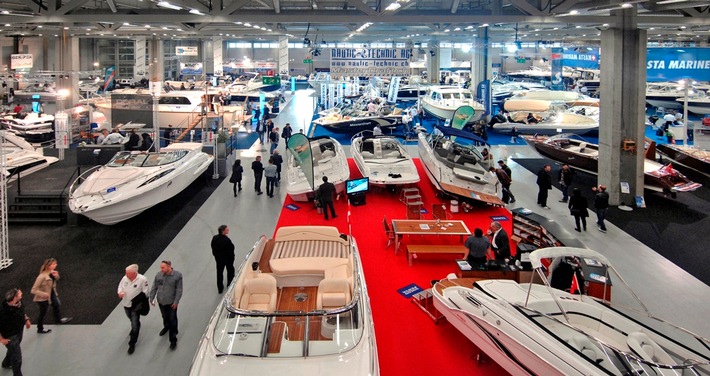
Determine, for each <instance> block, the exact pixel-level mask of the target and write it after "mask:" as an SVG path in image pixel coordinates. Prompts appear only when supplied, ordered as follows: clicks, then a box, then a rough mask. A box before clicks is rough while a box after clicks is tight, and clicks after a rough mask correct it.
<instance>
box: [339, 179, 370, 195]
mask: <svg viewBox="0 0 710 376" xmlns="http://www.w3.org/2000/svg"><path fill="white" fill-rule="evenodd" d="M369 189H370V179H369V178H360V179H353V180H347V181H345V193H347V194H349V195H354V194H362V193H365V192H367V191H368V190H369Z"/></svg>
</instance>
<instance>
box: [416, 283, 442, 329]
mask: <svg viewBox="0 0 710 376" xmlns="http://www.w3.org/2000/svg"><path fill="white" fill-rule="evenodd" d="M411 302H412V303H414V304H415V305H416V306H417V307H419V309H421V310H422V311H424V313H426V314H427V315H428V316H429V317H430V318H431V319H432V320H434V324H438V323H439V320H440V319H443V318H444V315H443V314H442V313H441V312H439V310H437V309H436V307H434V302H433V296H432V294H431V289H426V290H424V291H422V292H420V293H417V294H414V295H413V296H412V299H411Z"/></svg>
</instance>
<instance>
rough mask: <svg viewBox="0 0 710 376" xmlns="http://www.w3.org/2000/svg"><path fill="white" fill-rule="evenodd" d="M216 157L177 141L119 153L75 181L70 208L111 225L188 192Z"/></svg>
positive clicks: (199, 146)
mask: <svg viewBox="0 0 710 376" xmlns="http://www.w3.org/2000/svg"><path fill="white" fill-rule="evenodd" d="M213 159H214V157H213V156H211V155H209V154H206V153H204V152H202V144H201V143H195V142H185V143H171V144H170V145H168V146H166V147H164V148H162V149H161V150H160V152H154V153H146V152H135V151H134V152H130V151H123V152H119V153H116V156H114V157H113V159H111V160H110V161H109V162H108V163H107V164H106V165H104V166H97V167H94V168H92V169H90V170H88V171H86V172H85V173H83V174H81V176H79V177H78V178H77V179H76V180H75V181H74V183H72V185H71V187H70V189H69V209H70V210H71V211H72V212H74V213H76V214H82V215H85V216H87V217H89V218H91V219H93V220H94V221H96V222H99V223H101V224H105V225H112V224H114V223H118V222H121V221H124V220H126V219H128V218H131V217H134V216H136V215H138V214H140V213H142V212H143V211H145V210H146V209H148V208H150V207H153V206H155V205H156V204H158V203H160V202H163V201H165V200H167V199H169V198H171V197H173V196H175V195H177V194H178V193H180V192H182V191H183V190H184V189H185V188H187V186H189V185H190V184H192V182H193V181H195V179H197V178H199V177H200V176H202V174H203V173H204V172H205V171H206V170H207V168H208V167H209V166H210V164H212V161H213Z"/></svg>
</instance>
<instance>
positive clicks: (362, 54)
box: [330, 48, 412, 77]
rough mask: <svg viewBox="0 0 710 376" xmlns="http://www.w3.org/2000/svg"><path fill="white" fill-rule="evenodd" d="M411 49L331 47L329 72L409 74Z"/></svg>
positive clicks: (363, 74) (340, 73)
mask: <svg viewBox="0 0 710 376" xmlns="http://www.w3.org/2000/svg"><path fill="white" fill-rule="evenodd" d="M411 55H412V50H411V49H403V48H333V49H331V50H330V74H332V75H338V76H357V77H375V76H409V58H410V56H411Z"/></svg>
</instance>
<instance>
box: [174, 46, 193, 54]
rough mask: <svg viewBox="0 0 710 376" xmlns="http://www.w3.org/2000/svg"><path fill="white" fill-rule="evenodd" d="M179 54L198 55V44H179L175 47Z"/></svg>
mask: <svg viewBox="0 0 710 376" xmlns="http://www.w3.org/2000/svg"><path fill="white" fill-rule="evenodd" d="M175 55H177V56H198V55H199V54H198V50H197V46H184V47H183V46H177V47H175Z"/></svg>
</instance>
